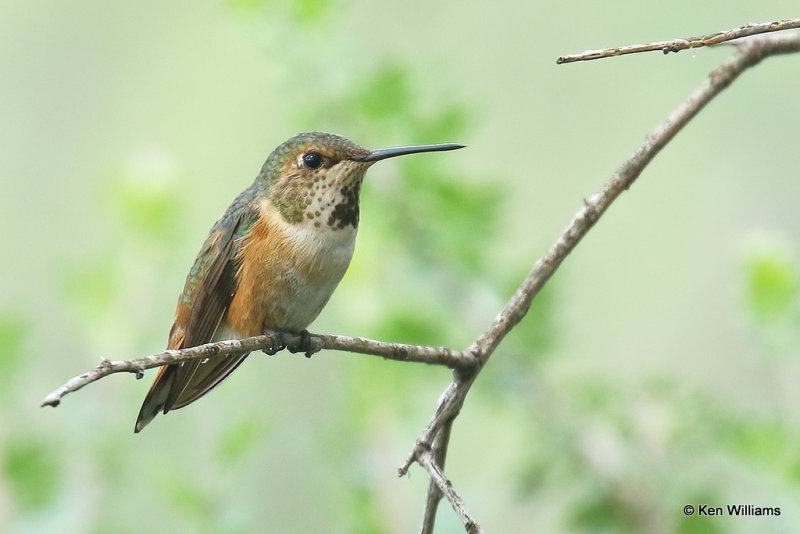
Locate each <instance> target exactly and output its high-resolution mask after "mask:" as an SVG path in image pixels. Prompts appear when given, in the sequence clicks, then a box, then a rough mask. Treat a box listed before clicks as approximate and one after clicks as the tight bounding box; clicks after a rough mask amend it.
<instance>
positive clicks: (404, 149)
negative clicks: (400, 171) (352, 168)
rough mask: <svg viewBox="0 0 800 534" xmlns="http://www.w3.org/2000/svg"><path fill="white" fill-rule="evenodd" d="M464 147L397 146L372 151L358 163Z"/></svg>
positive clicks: (452, 144)
mask: <svg viewBox="0 0 800 534" xmlns="http://www.w3.org/2000/svg"><path fill="white" fill-rule="evenodd" d="M465 146H466V145H459V144H456V143H442V144H439V145H417V146H398V147H394V148H379V149H378V150H373V151H372V152H370V153H369V155H368V156H365V157H363V158H359V159H358V161H380V160H382V159H386V158H393V157H395V156H405V155H406V154H418V153H420V152H443V151H445V150H458V149H459V148H464V147H465Z"/></svg>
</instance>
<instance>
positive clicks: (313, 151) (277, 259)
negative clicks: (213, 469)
mask: <svg viewBox="0 0 800 534" xmlns="http://www.w3.org/2000/svg"><path fill="white" fill-rule="evenodd" d="M458 148H463V145H457V144H452V143H448V144H438V145H420V146H408V147H398V148H383V149H379V150H367V149H365V148H362V147H360V146H358V145H357V144H355V143H353V142H352V141H350V140H348V139H345V138H343V137H339V136H337V135H332V134H328V133H322V132H306V133H301V134H298V135H296V136H294V137H292V138H291V139H289V140H288V141H286V142H284V143H283V144H281V145H280V146H279V147H278V148H276V149H275V150H274V151H273V152H272V154H270V155H269V157H268V158H267V161H266V162H265V163H264V165H263V167H262V168H261V172H260V173H259V174H258V176H257V177H256V179H255V181H254V182H253V184H252V185H251V186H250V187H248V188H247V189H245V190H244V191H243V192H242V193H241V194H240V195H239V196H238V197H236V199H235V200H234V201H233V204H231V205H230V206H229V207H228V209H227V210H226V211H225V213H224V214H223V215H222V217H221V218H220V219H219V220H218V221H217V222H216V223H215V224H214V226H213V227H212V228H211V232H210V233H209V235H208V238H207V239H206V241H205V243H203V247H202V248H201V249H200V253H199V254H198V255H197V259H195V262H194V265H192V268H191V270H190V271H189V274H188V275H187V276H186V284H185V286H184V288H183V293H182V294H181V296H180V298H179V299H178V308H177V310H176V312H175V320H174V322H173V324H172V329H171V330H170V333H169V341H168V344H167V346H168V348H170V349H181V348H187V347H194V346H197V345H202V344H203V343H208V342H212V341H219V340H223V339H235V338H243V337H249V336H255V335H259V334H261V333H262V332H264V331H266V330H276V331H286V332H292V333H305V332H306V330H305V329H306V328H307V327H308V325H309V324H311V322H312V321H313V320H314V319H316V317H317V315H319V313H320V311H321V310H322V308H323V307H324V306H325V304H326V303H327V302H328V299H330V297H331V294H332V293H333V290H334V289H335V288H336V286H337V285H338V284H339V281H340V280H341V279H342V276H344V273H345V271H346V270H347V266H348V265H349V264H350V258H351V257H352V256H353V249H354V247H355V239H356V231H357V230H358V220H359V193H360V191H361V182H362V181H363V179H364V174H365V173H366V172H367V169H368V168H369V167H370V166H372V164H373V163H375V162H376V161H380V160H382V159H386V158H391V157H394V156H402V155H405V154H415V153H418V152H435V151H442V150H455V149H458ZM306 335H307V333H306ZM246 357H247V354H243V355H240V356H222V357H211V358H207V359H205V360H202V361H200V360H190V361H185V362H181V363H179V364H171V365H167V366H164V367H162V368H161V370H160V371H159V373H158V375H157V376H156V379H155V381H154V382H153V385H152V386H151V387H150V391H149V392H148V393H147V396H146V397H145V399H144V402H143V403H142V408H141V410H140V411H139V417H138V418H137V420H136V427H135V429H134V431H135V432H139V431H141V430H142V429H143V428H144V427H145V426H146V425H147V424H148V423H149V422H150V421H152V420H153V418H154V417H155V416H156V414H158V412H163V413H167V412H168V411H170V410H176V409H178V408H183V407H184V406H186V405H188V404H191V403H192V402H194V401H196V400H197V399H199V398H200V397H202V396H203V395H205V394H206V393H208V392H209V391H210V390H211V389H212V388H214V387H215V386H216V385H217V384H219V383H220V382H221V381H222V380H224V379H225V377H227V376H228V375H229V374H230V373H232V372H233V371H234V370H235V369H236V368H237V367H238V366H239V364H241V363H242V361H244V359H245V358H246Z"/></svg>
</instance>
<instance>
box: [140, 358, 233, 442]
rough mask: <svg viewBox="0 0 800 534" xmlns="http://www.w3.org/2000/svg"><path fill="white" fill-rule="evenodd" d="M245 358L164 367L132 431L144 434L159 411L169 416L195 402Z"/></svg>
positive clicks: (207, 359) (214, 359) (206, 360)
mask: <svg viewBox="0 0 800 534" xmlns="http://www.w3.org/2000/svg"><path fill="white" fill-rule="evenodd" d="M248 354H249V353H248ZM246 357H247V354H242V355H237V356H222V357H211V358H206V359H204V360H190V361H185V362H181V363H175V364H172V365H165V366H164V367H162V368H161V370H160V371H159V372H158V376H156V379H155V381H154V382H153V385H152V386H151V387H150V391H148V392H147V396H146V397H145V399H144V402H143V403H142V408H141V409H140V410H139V417H138V418H137V419H136V426H135V427H134V430H133V431H134V432H136V433H138V432H141V430H142V429H143V428H144V427H146V426H147V424H148V423H150V421H152V420H153V418H155V416H156V415H158V412H163V413H167V412H168V411H170V410H177V409H178V408H183V407H184V406H186V405H188V404H191V403H193V402H194V401H196V400H197V399H199V398H200V397H202V396H203V395H205V394H206V393H208V392H209V391H211V390H212V389H214V387H215V386H216V385H217V384H219V383H220V382H222V381H223V380H225V378H227V377H228V375H230V374H231V373H232V372H233V371H234V370H236V368H237V367H239V365H240V364H241V363H242V362H243V361H244V359H245V358H246Z"/></svg>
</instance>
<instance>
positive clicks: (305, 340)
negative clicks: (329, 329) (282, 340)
mask: <svg viewBox="0 0 800 534" xmlns="http://www.w3.org/2000/svg"><path fill="white" fill-rule="evenodd" d="M287 348H288V349H289V352H291V353H298V352H303V353H305V355H306V358H310V357H311V356H313V355H314V354H315V353H317V352H319V351H320V349H319V348H314V347H313V346H312V345H311V334H310V333H309V332H308V330H303V331H302V332H300V341H298V342H297V344H296V345H292V346H291V347H287Z"/></svg>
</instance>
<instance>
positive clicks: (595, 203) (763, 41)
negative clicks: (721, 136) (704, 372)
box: [398, 34, 800, 524]
mask: <svg viewBox="0 0 800 534" xmlns="http://www.w3.org/2000/svg"><path fill="white" fill-rule="evenodd" d="M798 51H800V34H793V35H779V36H778V35H775V36H769V37H761V38H757V39H753V40H750V41H747V42H745V43H743V44H742V46H741V47H740V48H739V49H738V50H737V52H736V53H735V54H733V55H732V56H731V57H730V58H728V59H727V60H726V61H725V62H724V63H723V64H722V65H720V66H719V67H717V68H716V69H714V70H713V71H712V72H711V73H710V74H709V75H708V78H707V79H706V80H705V81H704V82H703V83H702V84H701V85H700V87H698V88H697V89H696V90H695V91H694V92H693V93H692V94H691V95H690V96H689V98H688V99H686V101H685V102H683V103H682V104H681V105H680V106H678V108H677V109H675V110H674V111H673V112H672V113H671V114H670V115H669V116H668V117H667V118H666V120H665V121H664V122H663V123H661V124H660V125H659V126H658V127H656V129H655V130H653V131H652V132H651V133H650V134H649V135H648V136H647V137H645V140H644V142H643V143H642V145H641V147H639V149H638V150H637V151H636V152H635V153H634V154H633V155H632V156H631V157H630V158H628V160H627V161H625V162H624V163H623V164H622V166H621V167H620V168H619V169H618V170H617V171H616V172H615V173H614V174H613V175H612V176H611V178H610V179H609V181H608V182H607V183H606V184H605V185H604V186H603V187H602V188H601V189H600V190H599V191H598V192H596V193H595V194H594V195H592V196H591V197H590V198H589V199H588V200H585V201H584V205H583V207H582V208H581V209H580V210H579V211H578V213H577V214H576V215H575V216H574V217H573V219H572V221H571V222H570V223H569V225H568V226H567V227H566V229H565V230H564V231H563V233H562V234H561V235H560V236H559V237H558V239H557V240H556V242H555V243H554V244H553V245H552V246H551V247H550V249H549V250H548V251H547V253H546V254H545V255H544V256H543V257H542V258H540V259H539V261H537V262H536V264H535V265H534V268H533V270H532V271H531V273H530V274H529V275H528V276H527V277H526V278H525V280H524V281H523V282H522V284H521V285H520V286H519V288H518V289H517V291H516V292H515V293H514V295H513V296H512V297H511V299H510V300H509V301H508V303H507V304H506V306H505V307H504V308H503V310H502V311H501V312H500V313H499V314H498V315H497V317H496V318H495V320H494V322H493V323H492V324H491V326H490V327H489V328H488V329H487V330H486V332H484V333H483V334H482V335H481V336H480V337H479V338H478V339H477V340H476V341H475V343H473V344H472V346H471V347H470V348H469V349H467V351H466V352H471V353H472V354H474V355H475V357H476V358H477V359H478V361H479V362H480V364H479V365H478V366H477V367H476V368H474V369H470V370H462V371H458V370H457V371H455V373H454V378H453V381H452V382H451V383H450V384H449V385H448V386H447V388H446V389H445V390H444V392H443V393H442V395H441V396H440V397H439V401H438V403H437V406H436V409H435V410H434V413H433V416H432V417H431V420H430V421H429V422H428V424H427V426H426V427H425V429H424V430H423V431H422V434H420V436H419V437H418V438H417V440H416V442H415V443H414V447H413V449H412V451H411V453H410V454H409V456H408V458H407V459H406V461H405V462H404V463H403V465H401V466H400V468H399V469H398V473H399V474H400V476H403V475H405V474H406V473H407V472H408V469H409V468H410V466H411V464H412V463H414V462H417V463H419V464H421V465H423V466H425V467H426V469H428V471H429V472H431V469H430V468H429V467H428V466H429V465H430V464H432V463H434V464H435V462H434V460H433V459H432V458H431V452H430V451H431V449H432V447H433V444H434V443H436V442H437V439H438V436H439V434H440V433H441V432H444V431H445V428H446V429H447V432H448V433H449V427H450V425H452V421H453V419H454V418H455V417H456V416H457V415H458V413H459V411H460V410H461V407H462V406H463V404H464V399H465V398H466V396H467V393H468V392H469V389H470V387H472V383H473V382H474V381H475V378H476V377H477V375H478V373H480V371H481V369H482V368H483V366H484V365H485V364H486V362H487V360H488V359H489V357H490V356H491V355H492V353H493V352H494V351H495V349H496V348H497V346H498V345H499V344H500V342H501V341H502V340H503V338H505V336H506V335H507V334H508V332H509V331H511V329H512V328H513V327H514V326H515V325H516V324H517V323H519V322H520V320H522V318H523V317H524V316H525V314H527V313H528V309H529V308H530V306H531V303H532V301H533V299H534V297H535V296H536V295H537V293H538V292H539V290H540V289H541V288H542V286H544V284H545V282H547V280H549V279H550V277H551V276H552V275H553V273H554V272H555V270H556V269H557V268H558V266H559V265H561V262H562V261H564V259H565V258H566V257H567V255H568V254H569V253H570V252H572V250H573V249H574V248H575V247H576V246H577V244H578V243H579V242H580V240H581V239H582V238H583V236H585V235H586V233H587V232H588V231H589V230H590V229H591V228H592V227H593V226H594V224H595V223H596V222H597V220H598V219H599V218H600V217H601V216H602V215H603V213H605V211H606V209H608V207H609V206H610V205H611V203H612V202H613V201H614V200H615V199H616V198H617V197H618V196H619V195H620V194H621V193H622V192H623V191H625V190H627V189H628V188H629V187H630V186H631V185H632V184H633V182H634V181H635V180H636V179H637V178H638V177H639V175H640V174H641V172H642V171H643V170H644V168H645V167H646V166H647V165H648V164H649V163H650V162H651V161H652V160H653V158H654V157H655V156H656V154H658V153H659V152H660V151H661V149H662V148H664V146H665V145H666V144H667V143H669V141H670V140H672V138H673V137H675V135H676V134H677V133H678V132H679V131H680V130H681V129H682V128H683V127H684V126H686V124H687V123H688V122H689V121H690V120H692V119H693V118H694V117H695V116H696V115H697V114H698V113H699V112H700V110H702V109H703V108H704V107H705V106H706V104H708V103H709V102H710V101H711V99H712V98H714V97H715V96H716V95H718V94H719V93H720V92H722V91H723V90H724V89H725V88H726V87H728V86H729V85H730V84H731V83H732V82H733V81H734V80H735V79H736V78H737V77H738V76H739V75H740V74H741V73H742V72H744V71H745V70H746V69H748V68H750V67H753V66H755V65H757V64H758V63H759V62H760V61H761V60H762V59H764V58H765V57H768V56H770V55H775V54H785V53H791V52H798ZM444 443H445V445H444V448H445V449H446V448H447V445H446V443H447V442H446V441H445V442H444ZM431 476H433V475H431ZM437 486H439V487H440V488H441V484H440V483H439V482H437ZM444 494H445V496H447V497H448V499H449V500H450V503H451V504H452V505H453V507H454V508H456V506H457V503H456V502H455V501H453V500H452V499H451V498H450V495H449V494H448V493H447V492H444ZM458 504H459V505H460V502H459V503H458ZM428 506H430V499H429V501H428ZM456 511H457V512H458V509H456ZM432 513H434V514H435V508H434V510H433V512H432ZM426 514H427V512H426ZM462 519H463V518H462ZM430 521H431V524H432V521H433V519H430ZM465 524H466V523H465Z"/></svg>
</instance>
